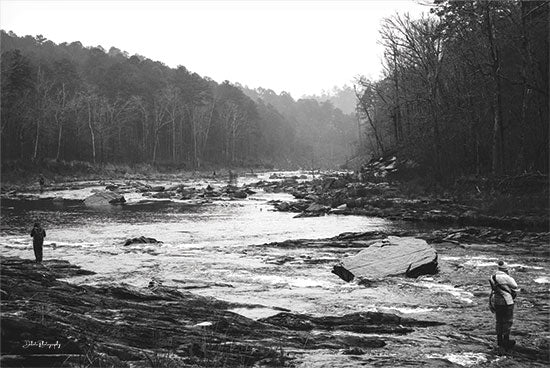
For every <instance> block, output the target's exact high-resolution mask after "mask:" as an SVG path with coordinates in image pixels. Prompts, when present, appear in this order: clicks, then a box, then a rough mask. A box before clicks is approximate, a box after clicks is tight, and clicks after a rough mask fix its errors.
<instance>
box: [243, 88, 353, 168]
mask: <svg viewBox="0 0 550 368" xmlns="http://www.w3.org/2000/svg"><path fill="white" fill-rule="evenodd" d="M240 88H241V89H242V90H243V91H244V93H245V94H246V95H248V96H249V97H250V98H252V99H253V100H255V101H259V103H260V104H266V106H267V108H271V109H275V110H276V111H278V112H279V113H280V116H281V118H282V119H284V121H286V124H287V127H288V128H287V129H288V130H287V132H290V131H293V132H294V134H295V138H294V139H295V142H296V143H297V144H295V145H294V146H293V148H294V156H296V157H301V161H300V162H301V165H302V166H304V167H315V168H335V167H338V166H340V165H343V164H345V163H346V162H347V161H348V160H349V159H351V158H352V157H354V156H355V155H356V152H357V142H358V134H357V128H356V126H357V120H356V118H355V114H345V113H343V112H342V110H340V109H339V108H336V107H335V106H334V105H333V103H332V102H331V101H330V100H328V99H324V98H320V97H319V98H318V97H315V98H313V97H311V98H305V97H304V98H301V99H299V100H297V101H295V100H294V99H293V98H292V96H291V95H290V94H289V93H287V92H281V93H280V94H277V93H275V92H274V91H273V90H270V89H265V88H257V89H249V88H247V87H243V86H240ZM272 136H273V137H275V136H277V135H272ZM286 139H288V137H287V138H286Z"/></svg>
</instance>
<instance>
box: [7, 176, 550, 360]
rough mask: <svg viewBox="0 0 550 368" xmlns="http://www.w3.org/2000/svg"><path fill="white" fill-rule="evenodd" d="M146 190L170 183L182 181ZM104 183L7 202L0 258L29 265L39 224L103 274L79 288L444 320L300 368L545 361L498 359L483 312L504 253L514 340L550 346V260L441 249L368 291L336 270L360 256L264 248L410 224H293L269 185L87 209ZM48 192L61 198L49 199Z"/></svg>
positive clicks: (62, 251) (48, 248)
mask: <svg viewBox="0 0 550 368" xmlns="http://www.w3.org/2000/svg"><path fill="white" fill-rule="evenodd" d="M284 174H285V175H293V174H297V173H284ZM299 174H301V173H299ZM268 178H269V173H267V174H262V175H260V176H250V177H240V178H239V179H238V180H239V181H238V183H237V184H238V185H242V184H247V183H251V182H255V181H258V180H262V179H263V180H268ZM148 184H152V185H167V186H170V185H173V184H181V181H174V182H166V181H164V182H154V183H152V182H148ZM184 184H185V185H186V186H194V187H197V188H205V187H206V186H207V185H211V186H214V187H219V186H223V185H226V182H223V181H221V180H218V181H216V180H205V179H197V180H193V181H188V182H185V183H184ZM103 188H104V186H97V182H94V183H90V186H89V187H86V188H84V189H78V190H64V191H57V192H52V191H46V192H44V193H42V194H41V197H42V199H38V200H36V199H35V200H2V203H1V206H2V208H1V211H2V217H1V229H0V249H1V251H2V254H3V255H6V256H18V257H22V258H33V253H32V241H31V238H30V236H29V233H30V229H31V227H32V224H33V222H35V221H39V222H41V223H42V225H43V227H44V228H45V229H46V232H47V237H46V241H45V248H44V258H45V259H47V258H50V259H51V258H56V259H64V260H68V261H69V262H71V263H73V264H76V265H80V266H81V267H82V268H85V269H88V270H92V271H95V272H96V273H97V274H95V275H92V276H80V277H74V278H71V279H69V281H70V282H74V283H77V284H90V285H95V284H101V283H119V282H124V283H127V284H130V285H133V286H138V287H146V286H147V285H148V284H149V282H150V281H151V280H155V281H156V282H161V283H163V284H165V285H168V286H174V287H178V288H182V289H192V290H191V291H193V292H195V293H198V294H201V295H205V296H213V297H216V298H219V299H223V300H227V301H234V302H246V303H252V304H257V305H258V307H257V308H251V309H244V308H238V309H235V310H233V311H234V312H236V313H239V314H242V315H244V316H247V317H249V318H253V319H258V318H263V317H267V316H270V315H273V314H275V313H277V312H278V311H280V310H290V311H292V312H295V313H306V314H311V315H318V316H322V315H342V314H345V313H352V312H360V311H369V310H370V311H383V312H394V313H397V314H400V315H405V316H406V315H412V316H414V317H418V318H421V319H428V320H437V321H442V322H445V323H446V325H445V326H442V327H431V328H427V329H423V330H421V331H415V332H413V333H412V334H409V335H403V336H393V335H392V336H389V337H386V336H385V337H384V338H385V339H386V340H387V341H388V345H387V346H386V347H384V348H382V349H374V350H372V351H371V352H369V353H368V354H365V355H361V356H345V355H342V354H341V353H339V352H335V351H321V352H318V353H316V354H306V355H300V357H299V358H298V364H301V365H302V366H303V367H354V366H358V365H362V364H366V365H374V366H378V365H380V366H382V365H394V366H395V365H396V366H402V365H422V364H429V365H438V364H441V365H442V366H443V365H444V366H465V367H469V366H479V365H482V366H483V365H485V366H495V365H496V366H499V365H501V364H504V363H503V362H505V361H506V362H507V363H506V364H508V363H511V362H512V363H517V364H518V365H519V366H537V365H539V363H538V362H534V361H530V360H528V359H527V360H525V359H526V358H521V357H520V358H515V357H496V356H495V355H494V354H493V353H492V351H491V347H492V344H493V339H494V338H493V324H494V322H493V316H492V315H491V313H490V312H489V311H488V310H487V308H486V305H487V298H488V295H489V288H488V282H487V278H488V277H489V275H490V273H491V272H492V268H491V267H490V266H492V265H494V264H495V261H496V260H498V259H499V258H501V257H502V256H504V255H506V257H507V260H508V262H509V263H510V264H511V266H512V267H514V268H516V269H518V270H521V273H519V272H518V273H517V274H514V275H513V276H514V277H515V278H516V280H517V281H518V284H520V287H522V289H525V291H526V292H525V293H524V294H523V295H525V296H524V297H523V298H522V296H520V298H519V299H518V306H517V312H516V321H517V323H516V324H515V325H514V332H515V334H516V335H519V339H518V340H519V341H518V344H520V343H522V341H521V339H523V340H524V341H525V342H526V343H527V344H531V345H533V344H534V345H535V347H538V346H539V345H540V344H547V343H548V338H549V337H550V333H549V331H548V324H547V317H548V306H547V305H546V304H545V303H544V302H541V303H537V298H545V297H546V298H547V297H548V292H549V288H548V280H549V277H550V268H549V265H548V258H540V257H539V258H536V257H530V256H529V254H528V252H521V253H517V254H516V253H514V252H510V251H509V250H507V249H501V248H497V249H495V248H494V247H488V248H487V250H485V249H484V248H483V247H479V248H475V249H465V248H463V247H458V246H456V247H451V246H449V244H446V245H444V246H437V245H436V250H437V251H438V252H439V254H440V270H441V272H440V273H439V274H438V275H435V276H433V277H420V278H418V279H404V278H388V279H386V280H382V281H380V282H378V283H376V284H375V285H374V286H373V287H364V286H360V285H357V284H356V283H346V282H344V281H342V280H341V279H340V278H338V277H337V276H336V275H334V274H332V273H331V272H330V270H331V268H332V265H333V264H334V263H336V262H337V261H338V259H340V258H342V257H344V256H347V255H353V254H355V253H356V252H358V250H357V249H338V248H331V247H322V248H309V249H308V248H299V247H298V248H291V249H289V248H279V247H277V246H276V245H264V244H267V243H272V242H281V241H284V240H287V239H321V238H330V237H333V236H336V235H338V234H340V233H344V232H364V231H370V230H383V231H387V232H391V231H392V230H398V229H401V228H403V227H406V226H409V227H410V226H411V225H409V224H404V223H400V222H392V221H390V220H385V219H379V218H370V217H359V216H339V215H330V216H323V217H309V218H308V217H305V218H296V219H295V218H293V216H294V215H295V214H293V213H285V212H276V211H273V210H272V206H271V205H269V204H268V203H267V202H268V201H270V200H284V201H289V200H292V196H291V195H289V194H284V193H267V192H264V191H262V190H259V191H258V192H257V193H255V194H253V195H251V196H249V197H248V198H246V199H242V200H215V201H211V202H208V203H199V202H196V201H189V200H188V201H185V200H182V201H168V200H151V199H147V200H145V201H144V198H143V197H142V196H141V194H139V193H127V194H124V195H125V198H126V200H127V204H125V205H123V206H111V207H107V208H88V207H85V206H84V205H83V203H82V202H81V201H80V200H82V199H84V198H86V197H87V196H89V195H90V194H91V193H92V191H93V190H94V189H103ZM51 197H57V198H58V199H59V198H60V197H61V198H63V199H64V200H63V201H61V200H56V201H52V200H51ZM48 198H50V199H48ZM138 236H146V237H153V238H155V239H158V240H160V241H162V244H134V245H130V246H124V245H123V244H124V242H125V240H126V239H128V238H133V237H138ZM539 301H540V300H539ZM334 333H339V332H334ZM522 359H523V360H522ZM540 366H544V364H542V363H540Z"/></svg>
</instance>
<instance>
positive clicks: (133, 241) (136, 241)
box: [124, 236, 162, 245]
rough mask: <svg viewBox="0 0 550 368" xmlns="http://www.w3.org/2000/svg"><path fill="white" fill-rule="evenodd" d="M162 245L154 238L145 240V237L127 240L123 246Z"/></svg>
mask: <svg viewBox="0 0 550 368" xmlns="http://www.w3.org/2000/svg"><path fill="white" fill-rule="evenodd" d="M159 243H162V242H161V241H159V240H157V239H155V238H147V237H145V236H140V237H138V238H131V239H127V240H126V242H125V243H124V245H131V244H159Z"/></svg>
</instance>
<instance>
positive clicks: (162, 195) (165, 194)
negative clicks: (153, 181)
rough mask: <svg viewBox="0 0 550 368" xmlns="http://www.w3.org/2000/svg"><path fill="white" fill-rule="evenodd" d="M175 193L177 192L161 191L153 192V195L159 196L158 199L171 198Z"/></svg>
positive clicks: (154, 196)
mask: <svg viewBox="0 0 550 368" xmlns="http://www.w3.org/2000/svg"><path fill="white" fill-rule="evenodd" d="M175 195H176V194H175V193H174V192H168V191H164V192H163V191H160V192H157V193H154V194H152V195H151V197H153V198H157V199H169V198H172V197H173V196H175Z"/></svg>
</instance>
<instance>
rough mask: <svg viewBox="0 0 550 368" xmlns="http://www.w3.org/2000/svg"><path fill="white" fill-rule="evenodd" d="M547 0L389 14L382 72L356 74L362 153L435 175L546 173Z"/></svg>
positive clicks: (444, 4)
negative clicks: (373, 75) (377, 74)
mask: <svg viewBox="0 0 550 368" xmlns="http://www.w3.org/2000/svg"><path fill="white" fill-rule="evenodd" d="M548 17H549V2H548V1H472V2H470V1H468V2H463V1H441V0H438V1H436V2H435V5H434V6H433V7H432V11H431V14H430V15H429V16H424V17H422V18H421V19H411V18H410V17H409V16H408V15H395V16H393V17H391V18H389V19H386V20H385V21H384V23H383V25H382V27H381V31H380V37H381V41H380V42H381V43H382V45H383V46H384V49H385V52H384V57H385V58H384V76H383V78H382V79H381V80H378V81H371V80H367V79H366V78H361V79H360V80H358V83H357V85H356V92H357V96H358V98H359V105H358V112H359V114H360V117H361V120H362V134H361V136H362V140H361V149H362V154H363V156H364V157H371V156H375V157H376V156H384V155H397V156H398V157H399V158H400V159H401V161H402V162H403V163H405V162H407V163H408V164H409V166H416V167H420V168H421V169H422V170H423V173H424V176H431V177H433V178H435V179H446V178H456V177H458V176H465V175H477V174H482V175H488V174H493V175H497V176H500V175H519V174H522V173H526V172H531V173H532V172H540V173H543V174H547V173H548V158H549V152H548V133H549V132H548V126H549V123H548V122H549V117H548V98H549V96H548V34H549V33H548V24H549V23H548V19H549V18H548Z"/></svg>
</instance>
